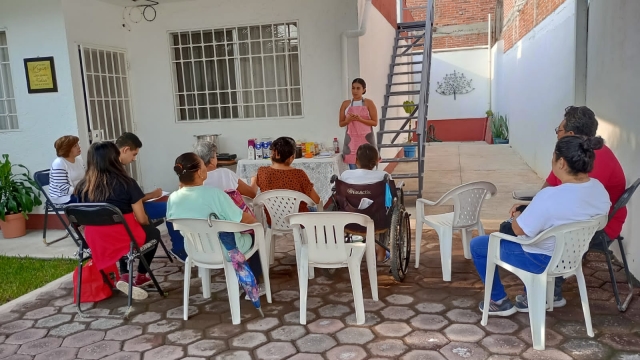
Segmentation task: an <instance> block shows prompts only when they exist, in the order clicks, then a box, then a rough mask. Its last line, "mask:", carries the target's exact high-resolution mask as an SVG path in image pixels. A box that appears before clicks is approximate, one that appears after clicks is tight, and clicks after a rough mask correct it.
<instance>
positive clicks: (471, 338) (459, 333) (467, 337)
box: [444, 324, 485, 342]
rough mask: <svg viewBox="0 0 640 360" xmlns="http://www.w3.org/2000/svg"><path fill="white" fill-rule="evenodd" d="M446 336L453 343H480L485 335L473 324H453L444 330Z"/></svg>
mask: <svg viewBox="0 0 640 360" xmlns="http://www.w3.org/2000/svg"><path fill="white" fill-rule="evenodd" d="M444 334H445V335H446V336H447V337H448V338H449V339H450V340H451V341H460V342H477V341H480V340H481V339H482V338H483V337H484V336H485V333H484V331H482V329H480V328H479V327H477V326H476V325H471V324H453V325H450V326H449V327H448V328H446V329H445V330H444Z"/></svg>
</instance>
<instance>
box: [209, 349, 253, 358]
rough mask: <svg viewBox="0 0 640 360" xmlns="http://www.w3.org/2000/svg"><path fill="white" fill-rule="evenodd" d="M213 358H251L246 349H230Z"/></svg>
mask: <svg viewBox="0 0 640 360" xmlns="http://www.w3.org/2000/svg"><path fill="white" fill-rule="evenodd" d="M213 359H214V360H253V357H252V356H251V353H250V352H248V351H246V350H232V351H227V352H224V353H222V354H219V355H217V356H216V357H215V358H213Z"/></svg>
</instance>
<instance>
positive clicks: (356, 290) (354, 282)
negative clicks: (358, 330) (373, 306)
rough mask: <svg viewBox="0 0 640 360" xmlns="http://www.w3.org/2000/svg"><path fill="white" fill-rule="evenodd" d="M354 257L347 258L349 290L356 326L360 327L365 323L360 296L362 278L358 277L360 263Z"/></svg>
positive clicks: (362, 299) (362, 301) (362, 302)
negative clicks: (351, 293)
mask: <svg viewBox="0 0 640 360" xmlns="http://www.w3.org/2000/svg"><path fill="white" fill-rule="evenodd" d="M361 260H362V259H357V258H356V257H355V256H351V257H349V260H348V266H349V275H350V277H351V289H353V303H354V305H355V308H356V324H357V325H362V324H364V321H365V316H364V298H363V296H362V278H361V277H360V262H361Z"/></svg>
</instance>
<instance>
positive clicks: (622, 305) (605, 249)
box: [589, 179, 640, 312]
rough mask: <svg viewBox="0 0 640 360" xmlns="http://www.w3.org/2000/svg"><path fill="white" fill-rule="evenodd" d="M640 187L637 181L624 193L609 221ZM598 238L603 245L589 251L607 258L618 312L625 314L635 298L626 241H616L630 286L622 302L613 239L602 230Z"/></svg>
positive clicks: (639, 180)
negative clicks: (623, 242)
mask: <svg viewBox="0 0 640 360" xmlns="http://www.w3.org/2000/svg"><path fill="white" fill-rule="evenodd" d="M638 186H640V179H637V180H636V181H635V182H634V183H633V184H632V185H631V186H629V187H628V188H627V189H626V190H625V191H624V193H623V194H622V196H621V197H620V199H618V201H617V202H616V204H615V206H614V207H613V210H611V212H610V213H609V220H611V218H612V217H613V216H614V215H615V214H616V212H618V210H620V209H621V208H623V207H625V206H627V203H628V202H629V200H630V199H631V197H632V196H633V193H634V192H635V191H636V189H637V188H638ZM596 236H597V237H599V238H600V239H601V241H602V245H601V247H600V248H594V247H591V248H590V249H589V251H594V252H600V253H604V255H605V256H606V258H607V266H608V267H609V276H610V277H611V287H612V288H613V294H614V295H615V297H616V304H617V305H618V311H620V312H624V311H626V310H627V307H628V306H629V303H630V302H631V299H632V298H633V282H634V278H633V275H631V272H630V271H629V264H628V263H627V256H626V255H625V252H624V246H623V245H622V240H624V238H623V237H622V236H618V237H617V238H616V239H615V240H618V245H619V246H620V256H621V257H622V265H623V267H624V272H625V274H626V275H627V283H628V284H629V294H628V295H627V298H626V299H625V300H624V302H622V300H621V299H620V293H619V292H618V284H617V283H616V276H615V272H614V271H613V262H612V258H611V255H612V251H611V250H609V245H611V239H609V237H608V236H607V234H605V233H604V231H602V230H600V231H598V232H596V234H595V235H594V237H596Z"/></svg>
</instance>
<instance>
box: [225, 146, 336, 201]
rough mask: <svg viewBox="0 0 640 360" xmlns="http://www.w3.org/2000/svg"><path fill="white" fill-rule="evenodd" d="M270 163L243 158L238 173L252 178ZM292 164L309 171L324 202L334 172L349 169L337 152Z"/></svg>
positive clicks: (246, 177) (265, 160) (308, 173)
mask: <svg viewBox="0 0 640 360" xmlns="http://www.w3.org/2000/svg"><path fill="white" fill-rule="evenodd" d="M270 165H271V160H270V159H262V160H247V159H241V160H239V161H238V167H237V170H236V173H237V174H238V176H239V177H240V178H241V179H250V178H252V177H253V176H256V174H257V173H258V168H259V167H261V166H270ZM291 166H293V167H294V168H297V169H302V170H304V172H305V173H307V176H309V179H310V180H311V182H312V183H313V186H314V188H315V189H316V192H317V193H318V195H320V199H322V202H323V203H326V202H327V200H329V198H330V197H331V183H330V182H329V180H331V176H332V175H334V174H335V175H340V174H342V172H343V171H345V170H347V165H346V164H345V163H344V162H343V161H342V155H340V154H335V155H332V156H331V157H321V158H311V159H307V158H300V159H295V160H294V161H293V164H291Z"/></svg>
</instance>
